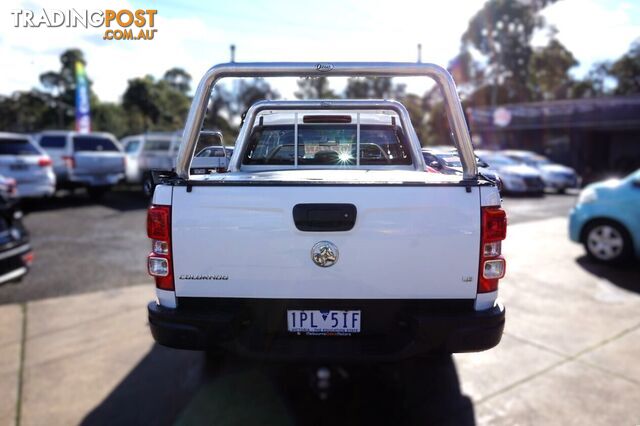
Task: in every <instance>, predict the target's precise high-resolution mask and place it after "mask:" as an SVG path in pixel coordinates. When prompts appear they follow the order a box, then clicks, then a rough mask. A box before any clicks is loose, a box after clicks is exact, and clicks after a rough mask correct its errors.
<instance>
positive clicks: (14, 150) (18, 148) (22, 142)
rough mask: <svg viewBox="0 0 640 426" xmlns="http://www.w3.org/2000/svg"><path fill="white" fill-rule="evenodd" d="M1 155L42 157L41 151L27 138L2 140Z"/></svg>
mask: <svg viewBox="0 0 640 426" xmlns="http://www.w3.org/2000/svg"><path fill="white" fill-rule="evenodd" d="M0 155H40V151H38V149H37V148H36V147H35V146H33V145H32V144H31V142H30V141H29V140H28V139H27V138H2V139H0Z"/></svg>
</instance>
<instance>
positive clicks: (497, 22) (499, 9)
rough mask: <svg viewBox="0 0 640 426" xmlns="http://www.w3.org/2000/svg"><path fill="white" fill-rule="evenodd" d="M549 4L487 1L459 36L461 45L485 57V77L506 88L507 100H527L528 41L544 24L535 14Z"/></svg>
mask: <svg viewBox="0 0 640 426" xmlns="http://www.w3.org/2000/svg"><path fill="white" fill-rule="evenodd" d="M549 3H552V1H547V0H528V1H514V0H489V1H487V2H486V3H485V4H484V6H483V8H482V9H481V10H480V11H478V12H477V13H476V14H475V15H474V16H473V18H471V21H470V22H469V26H468V28H467V31H466V32H465V33H464V34H463V36H462V42H463V46H464V45H469V46H471V47H473V48H475V49H476V50H477V51H479V52H480V53H481V54H483V55H484V56H485V57H486V58H487V61H488V64H487V67H486V76H487V78H488V79H489V81H491V83H492V84H493V85H494V86H505V87H506V88H507V97H508V100H509V101H526V100H529V97H530V96H529V91H528V88H527V82H528V79H529V60H530V58H531V55H532V53H533V52H532V48H531V38H532V37H533V33H534V31H535V30H536V29H539V28H542V27H543V25H544V21H543V19H542V17H541V16H540V15H539V14H538V12H539V11H540V10H541V9H542V8H544V7H545V6H546V5H547V4H549ZM465 48H466V47H465ZM494 101H495V99H492V103H495V102H494Z"/></svg>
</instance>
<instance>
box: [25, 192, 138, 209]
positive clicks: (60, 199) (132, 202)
mask: <svg viewBox="0 0 640 426" xmlns="http://www.w3.org/2000/svg"><path fill="white" fill-rule="evenodd" d="M91 205H99V206H104V207H107V208H110V209H114V210H118V211H121V212H125V211H131V210H140V209H146V208H147V207H148V206H149V200H148V199H147V198H146V197H145V196H144V195H143V194H142V192H141V190H140V189H139V188H128V187H117V188H115V189H113V190H112V191H110V192H107V193H106V194H104V195H103V196H102V197H101V198H100V199H97V200H96V199H92V198H90V197H89V196H88V194H87V193H86V191H85V190H83V189H78V190H75V191H73V192H71V191H59V192H58V193H57V194H56V195H55V196H54V197H52V198H40V199H33V200H23V201H22V209H23V211H24V212H25V213H27V214H28V213H31V212H43V211H50V210H62V209H69V208H77V207H86V206H91Z"/></svg>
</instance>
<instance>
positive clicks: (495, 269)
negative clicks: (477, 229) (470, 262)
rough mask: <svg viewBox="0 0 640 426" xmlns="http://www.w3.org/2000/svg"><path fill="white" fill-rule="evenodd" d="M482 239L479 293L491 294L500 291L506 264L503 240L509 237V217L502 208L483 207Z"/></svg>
mask: <svg viewBox="0 0 640 426" xmlns="http://www.w3.org/2000/svg"><path fill="white" fill-rule="evenodd" d="M481 233H482V234H481V238H480V242H481V243H480V270H479V271H478V293H490V292H492V291H496V290H497V289H498V281H499V280H500V278H502V277H504V273H505V269H506V266H507V265H506V262H505V260H504V257H502V242H501V241H502V240H504V239H505V238H506V236H507V215H506V213H505V212H504V210H502V209H501V208H500V207H497V206H491V207H482V230H481Z"/></svg>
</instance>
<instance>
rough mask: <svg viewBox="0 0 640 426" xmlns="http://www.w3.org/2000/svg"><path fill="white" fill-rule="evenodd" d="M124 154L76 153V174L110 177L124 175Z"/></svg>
mask: <svg viewBox="0 0 640 426" xmlns="http://www.w3.org/2000/svg"><path fill="white" fill-rule="evenodd" d="M123 158H124V154H122V153H120V152H90V151H89V152H76V153H75V155H74V159H75V168H74V173H75V174H78V175H109V174H119V173H124V160H123Z"/></svg>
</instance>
